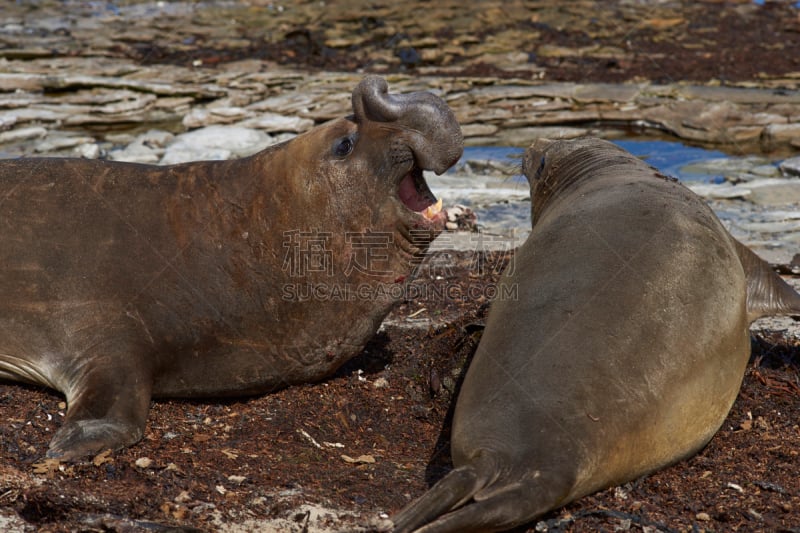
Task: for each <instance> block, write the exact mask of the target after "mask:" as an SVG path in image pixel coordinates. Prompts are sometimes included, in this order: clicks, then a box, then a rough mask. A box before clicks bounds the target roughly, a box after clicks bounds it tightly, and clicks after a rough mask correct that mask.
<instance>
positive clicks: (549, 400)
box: [393, 139, 800, 533]
mask: <svg viewBox="0 0 800 533" xmlns="http://www.w3.org/2000/svg"><path fill="white" fill-rule="evenodd" d="M523 172H524V173H525V175H526V176H527V178H528V181H529V183H530V188H531V198H532V211H533V216H532V219H533V229H532V233H531V234H530V236H529V238H528V239H527V241H526V242H525V243H524V244H523V245H522V247H520V249H519V250H518V251H517V254H516V255H515V257H514V260H513V263H512V264H513V272H510V271H507V272H506V273H504V276H503V278H502V279H501V284H505V285H506V286H507V287H510V286H512V285H516V291H517V292H516V294H517V295H518V300H517V301H514V300H513V299H510V298H509V299H506V300H497V301H495V302H494V303H493V304H492V307H491V310H490V312H489V316H488V319H487V323H486V329H485V331H484V333H483V336H482V338H481V341H480V344H479V346H478V348H477V351H476V353H475V356H474V359H473V360H472V363H471V365H470V367H469V369H468V371H467V373H466V376H465V379H464V382H463V386H462V388H461V391H460V393H459V396H458V399H457V403H456V408H455V413H454V418H453V427H452V434H451V435H452V437H451V438H452V441H451V450H452V458H453V464H454V466H455V468H454V470H452V471H451V472H450V473H449V474H447V475H446V476H445V477H444V478H442V479H441V480H440V481H439V482H438V483H437V484H436V485H434V486H433V487H432V488H431V489H430V490H429V491H428V492H427V493H425V494H424V495H423V496H422V497H421V498H420V499H418V500H417V501H415V502H413V503H412V504H410V505H409V506H408V507H406V508H405V509H404V510H402V511H401V512H400V513H399V514H397V515H396V516H394V518H393V522H394V525H395V528H396V529H395V531H396V532H407V531H419V532H425V533H433V532H437V533H441V532H456V531H457V532H467V531H469V532H474V531H501V530H506V529H509V528H512V527H514V526H516V525H519V524H523V523H525V522H528V521H530V520H532V519H534V518H536V517H537V516H539V515H541V514H543V513H545V512H546V511H548V510H551V509H554V508H557V507H560V506H562V505H564V504H566V503H568V502H570V501H572V500H574V499H577V498H579V497H581V496H584V495H587V494H589V493H592V492H595V491H597V490H600V489H603V488H606V487H609V486H613V485H616V484H620V483H624V482H626V481H629V480H632V479H635V478H637V477H639V476H642V475H644V474H647V473H649V472H653V471H654V470H656V469H659V468H661V467H664V466H667V465H669V464H671V463H674V462H676V461H679V460H681V459H683V458H686V457H689V456H691V455H692V454H694V453H696V452H697V451H699V450H700V449H701V448H702V447H703V446H704V445H705V444H706V443H707V442H708V441H709V440H710V439H711V437H712V436H713V435H714V433H716V431H717V429H718V428H719V427H720V425H721V424H722V422H723V420H724V419H725V417H726V415H727V413H728V411H729V409H730V407H731V405H732V403H733V401H734V399H735V398H736V395H737V393H738V390H739V387H740V385H741V381H742V378H743V376H744V371H745V366H746V364H747V361H748V357H749V355H750V340H749V332H748V324H749V323H750V322H751V321H752V320H754V319H755V318H757V317H760V316H764V315H769V314H793V313H796V314H800V295H798V294H797V293H796V292H794V290H793V289H791V287H790V286H788V285H787V284H786V283H785V282H784V281H783V280H781V279H780V278H779V277H778V276H777V275H776V274H775V273H774V272H772V270H771V269H770V268H769V265H768V264H766V263H765V262H764V261H762V260H761V259H760V258H758V257H757V256H756V255H755V254H754V253H753V252H751V251H750V250H748V249H747V248H746V247H745V246H743V245H742V244H740V243H739V242H737V241H736V240H735V239H734V238H733V237H731V235H730V234H729V233H728V232H727V231H726V230H725V228H724V227H723V226H722V224H721V223H720V221H719V220H718V219H717V217H716V216H715V215H714V213H713V212H712V211H711V209H709V207H708V206H707V205H706V204H705V203H704V202H703V200H701V199H700V198H699V197H697V196H696V195H695V194H693V193H692V192H691V191H690V190H689V189H687V188H685V187H684V186H683V185H681V184H680V183H677V182H676V181H674V180H672V179H669V178H666V177H665V176H663V175H661V174H660V173H658V172H657V171H656V170H655V169H653V168H651V167H649V166H648V165H647V164H645V163H644V162H642V161H640V160H639V159H637V158H635V157H633V156H632V155H630V154H629V153H627V152H625V151H624V150H622V149H620V148H618V147H616V146H615V145H613V144H611V143H609V142H606V141H602V140H598V139H583V140H577V141H547V140H540V141H537V142H536V143H534V144H533V145H532V146H531V147H530V148H529V149H528V151H527V152H526V154H525V157H524V160H523ZM504 292H505V293H506V294H513V291H511V290H507V291H503V290H498V293H501V294H502V293H504Z"/></svg>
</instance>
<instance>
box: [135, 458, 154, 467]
mask: <svg viewBox="0 0 800 533" xmlns="http://www.w3.org/2000/svg"><path fill="white" fill-rule="evenodd" d="M134 464H135V465H136V466H138V467H139V468H150V467H151V466H152V464H153V460H152V459H150V458H149V457H139V458H138V459H136V462H135V463H134Z"/></svg>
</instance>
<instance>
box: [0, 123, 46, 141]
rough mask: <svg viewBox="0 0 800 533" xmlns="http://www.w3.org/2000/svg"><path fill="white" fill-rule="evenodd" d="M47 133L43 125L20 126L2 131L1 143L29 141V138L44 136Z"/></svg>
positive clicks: (0, 135) (0, 134)
mask: <svg viewBox="0 0 800 533" xmlns="http://www.w3.org/2000/svg"><path fill="white" fill-rule="evenodd" d="M45 135H47V130H46V129H45V128H43V127H41V126H32V127H30V128H19V129H16V130H10V131H4V132H2V133H0V144H6V143H13V142H19V141H27V140H29V139H38V138H41V137H44V136H45Z"/></svg>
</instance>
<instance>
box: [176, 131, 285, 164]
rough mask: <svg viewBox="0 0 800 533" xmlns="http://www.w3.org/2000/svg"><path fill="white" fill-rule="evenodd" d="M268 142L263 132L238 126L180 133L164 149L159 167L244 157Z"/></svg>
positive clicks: (268, 138) (267, 137) (263, 146)
mask: <svg viewBox="0 0 800 533" xmlns="http://www.w3.org/2000/svg"><path fill="white" fill-rule="evenodd" d="M272 142H273V141H272V139H271V138H270V136H269V135H267V134H266V133H264V132H263V131H259V130H254V129H250V128H242V127H239V126H207V127H205V128H201V129H199V130H194V131H190V132H188V133H182V134H181V135H178V136H177V137H176V138H175V142H173V143H172V144H171V145H169V146H168V147H167V151H166V153H165V154H164V157H163V158H162V159H161V164H162V165H171V164H175V163H185V162H187V161H201V160H211V159H230V158H232V157H234V158H235V157H244V156H248V155H251V154H254V153H256V152H258V151H260V150H263V149H264V148H266V147H267V146H269V145H270V144H272Z"/></svg>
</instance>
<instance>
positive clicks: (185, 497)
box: [172, 490, 192, 503]
mask: <svg viewBox="0 0 800 533" xmlns="http://www.w3.org/2000/svg"><path fill="white" fill-rule="evenodd" d="M191 500H192V497H191V496H189V493H188V492H187V491H185V490H182V491H181V492H180V494H178V495H177V496H175V498H173V500H172V501H174V502H175V503H186V502H189V501H191Z"/></svg>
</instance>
